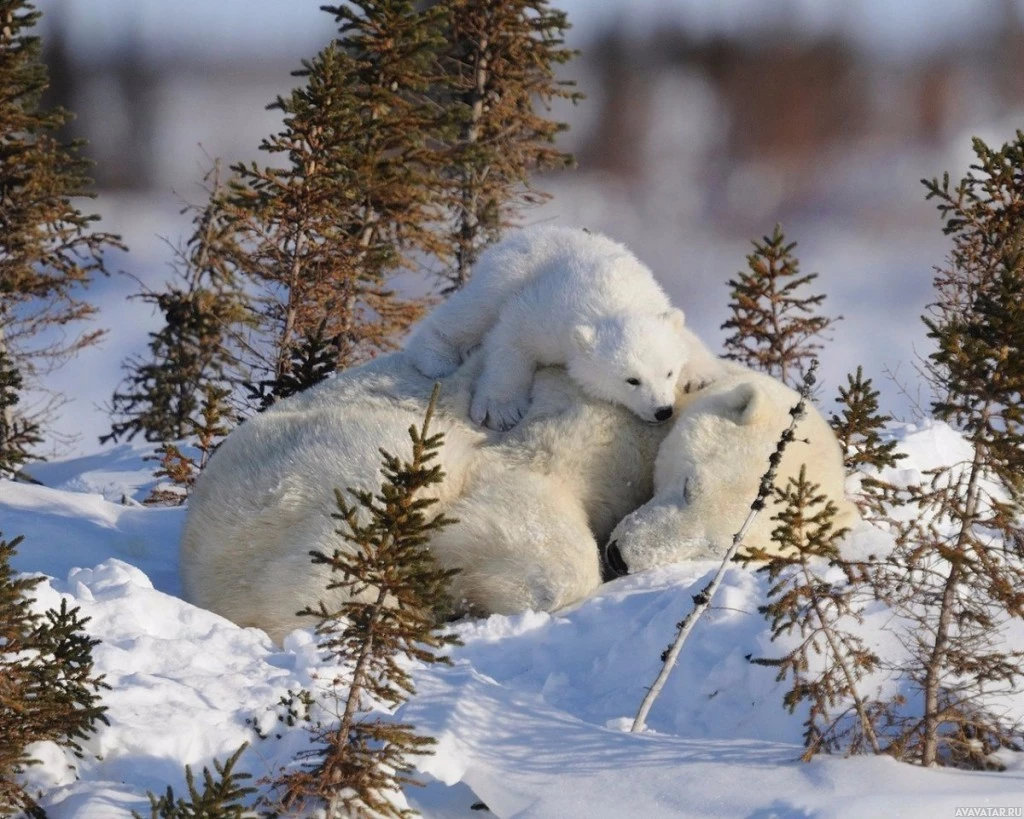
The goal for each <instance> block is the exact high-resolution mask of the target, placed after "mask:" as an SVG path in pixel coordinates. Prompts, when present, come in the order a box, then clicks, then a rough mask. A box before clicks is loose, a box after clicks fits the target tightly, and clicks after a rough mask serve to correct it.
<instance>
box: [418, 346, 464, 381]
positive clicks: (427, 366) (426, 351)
mask: <svg viewBox="0 0 1024 819" xmlns="http://www.w3.org/2000/svg"><path fill="white" fill-rule="evenodd" d="M406 354H407V355H408V356H409V359H410V360H411V361H412V365H413V366H414V367H415V368H416V369H417V370H419V371H420V372H421V373H423V375H425V376H426V377H427V378H444V377H446V376H449V375H451V374H452V373H453V372H455V371H456V370H457V369H459V365H460V364H462V359H461V357H460V356H459V351H458V350H456V349H455V348H454V347H447V348H441V347H427V346H426V345H423V346H417V347H416V348H415V349H413V348H410V349H408V350H406Z"/></svg>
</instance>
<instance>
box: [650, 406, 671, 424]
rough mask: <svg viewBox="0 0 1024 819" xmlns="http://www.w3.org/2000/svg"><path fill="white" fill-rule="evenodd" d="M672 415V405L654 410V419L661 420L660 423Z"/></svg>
mask: <svg viewBox="0 0 1024 819" xmlns="http://www.w3.org/2000/svg"><path fill="white" fill-rule="evenodd" d="M671 417H672V407H671V406H665V407H658V408H657V409H656V410H655V411H654V420H655V421H657V422H659V423H661V422H662V421H667V420H668V419H669V418H671Z"/></svg>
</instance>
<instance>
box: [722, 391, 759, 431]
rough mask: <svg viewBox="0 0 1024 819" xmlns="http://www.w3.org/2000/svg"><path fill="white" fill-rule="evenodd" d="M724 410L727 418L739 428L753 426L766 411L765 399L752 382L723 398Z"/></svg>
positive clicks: (726, 394)
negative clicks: (747, 425)
mask: <svg viewBox="0 0 1024 819" xmlns="http://www.w3.org/2000/svg"><path fill="white" fill-rule="evenodd" d="M721 401H722V408H723V409H724V411H725V412H724V414H725V416H726V417H727V418H729V419H731V420H732V421H733V422H734V423H735V424H736V425H737V426H744V425H746V424H752V423H754V422H755V421H757V420H758V418H760V417H761V415H762V414H763V413H764V411H765V403H766V402H765V399H764V396H763V395H762V394H761V391H760V390H758V389H757V387H756V386H755V385H753V384H751V383H750V382H746V383H744V384H740V385H739V386H738V387H736V388H735V389H733V390H731V391H730V392H727V393H725V395H723V396H722V398H721Z"/></svg>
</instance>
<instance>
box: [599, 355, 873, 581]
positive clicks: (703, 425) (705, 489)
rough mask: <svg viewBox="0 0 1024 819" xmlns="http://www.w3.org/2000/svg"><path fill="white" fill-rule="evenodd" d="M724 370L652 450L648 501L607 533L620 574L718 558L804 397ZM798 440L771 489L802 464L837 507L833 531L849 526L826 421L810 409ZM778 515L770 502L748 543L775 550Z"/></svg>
mask: <svg viewBox="0 0 1024 819" xmlns="http://www.w3.org/2000/svg"><path fill="white" fill-rule="evenodd" d="M725 367H726V372H725V373H723V375H722V376H721V377H720V378H718V379H717V380H716V381H715V382H714V383H712V384H710V385H708V386H707V387H706V388H705V389H703V390H701V391H700V392H699V393H696V394H695V395H693V396H692V400H691V401H690V402H689V404H688V405H687V407H686V409H684V410H683V411H682V412H681V413H680V415H679V418H678V419H677V420H676V422H675V424H673V426H672V429H671V430H670V431H669V433H668V434H667V435H666V437H665V440H664V441H663V442H662V444H661V447H660V448H659V449H658V456H657V459H656V461H655V464H654V497H653V498H652V499H651V500H650V501H648V502H647V503H646V504H644V505H643V506H642V507H641V508H639V509H637V510H636V511H635V512H633V513H632V514H630V515H628V516H627V517H626V518H625V519H623V520H622V521H621V522H620V523H619V524H618V526H616V527H615V530H614V531H613V532H612V535H611V538H610V540H609V542H608V544H607V546H606V547H605V560H606V561H607V563H608V566H609V567H610V568H611V569H612V570H613V571H615V572H616V573H617V574H626V573H628V572H638V571H642V570H644V569H649V568H651V567H652V566H657V565H659V564H662V563H674V562H678V561H682V560H700V559H707V558H717V557H721V556H722V555H723V554H725V552H726V551H727V550H728V548H729V546H730V544H731V543H732V538H733V535H734V534H735V533H736V532H737V531H738V530H739V528H740V526H741V525H742V523H743V520H744V519H745V518H746V516H747V513H748V512H749V510H750V504H751V501H753V500H754V498H755V497H756V496H757V491H758V487H759V484H760V482H761V476H762V475H763V474H764V472H765V470H766V469H767V468H768V458H769V456H770V455H771V453H772V450H774V449H775V446H776V444H777V442H778V440H779V436H780V435H781V434H782V431H783V430H784V429H785V428H786V427H787V426H789V424H790V421H791V420H792V416H791V415H790V409H791V408H792V407H794V406H795V405H796V403H797V401H799V399H800V396H799V395H797V393H796V392H795V391H793V390H791V389H790V388H789V387H787V386H786V385H785V384H783V383H782V382H781V381H778V380H777V379H775V378H772V377H771V376H767V375H764V374H763V373H758V372H754V371H753V370H750V369H747V368H746V367H742V366H740V365H737V364H728V365H725ZM795 433H796V438H795V439H794V440H793V441H792V442H791V443H790V444H789V446H787V447H786V450H785V452H784V453H783V456H782V460H781V461H780V463H779V467H778V472H777V473H776V477H775V485H776V486H779V487H781V486H785V485H786V484H787V482H788V481H789V480H790V479H791V478H795V477H796V476H797V475H798V474H799V473H800V469H801V467H802V466H805V465H806V467H807V477H808V479H809V480H811V481H813V482H814V483H816V484H818V485H819V489H820V492H821V494H822V495H824V496H825V497H826V498H828V499H829V500H831V501H832V502H833V503H834V504H835V506H836V517H835V520H834V526H835V528H836V529H841V528H845V527H848V526H850V525H852V524H853V522H854V521H855V520H856V519H857V510H856V507H855V506H854V505H853V504H852V503H850V502H849V501H848V500H847V499H846V497H845V495H844V491H843V490H844V483H845V477H846V475H845V470H844V468H843V455H842V451H841V450H840V447H839V442H838V441H837V440H836V437H835V435H834V433H833V432H832V429H831V428H830V427H829V425H828V422H827V421H825V419H824V418H823V417H822V416H821V414H820V413H819V412H818V411H817V409H815V407H814V406H813V405H812V404H808V406H807V414H806V416H805V417H804V418H803V419H801V421H800V422H799V423H798V424H797V427H796V430H795ZM780 511H781V505H780V504H779V503H778V501H777V500H776V499H775V498H774V497H772V498H770V499H769V501H768V503H767V504H766V506H765V508H764V509H763V510H762V511H761V513H760V514H759V515H758V517H757V519H756V520H755V522H754V524H753V525H752V526H751V528H750V529H749V530H748V531H747V535H746V537H745V539H744V543H745V544H746V545H756V546H760V547H762V548H764V549H766V550H768V551H769V552H770V551H772V550H773V548H774V544H773V543H772V540H771V533H772V530H773V529H774V528H775V527H776V526H777V525H778V522H777V521H775V520H773V516H774V515H776V514H778V512H780Z"/></svg>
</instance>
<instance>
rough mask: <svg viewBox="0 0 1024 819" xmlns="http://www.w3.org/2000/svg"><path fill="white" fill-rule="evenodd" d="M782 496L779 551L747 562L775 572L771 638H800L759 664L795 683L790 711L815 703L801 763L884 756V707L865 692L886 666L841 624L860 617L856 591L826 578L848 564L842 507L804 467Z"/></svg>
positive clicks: (754, 554) (756, 552)
mask: <svg viewBox="0 0 1024 819" xmlns="http://www.w3.org/2000/svg"><path fill="white" fill-rule="evenodd" d="M775 496H776V500H777V501H778V502H779V503H780V504H781V505H782V509H781V510H780V512H779V513H778V514H777V515H775V516H773V518H772V520H776V521H778V526H777V527H776V528H775V530H774V531H773V532H772V541H773V543H774V544H775V548H774V549H773V550H772V551H771V552H769V551H767V550H766V549H764V548H763V547H751V548H749V549H747V550H746V551H745V552H744V553H742V554H741V555H740V559H741V560H743V561H744V562H745V563H749V562H750V561H764V564H763V565H762V566H760V567H759V568H758V571H759V572H765V573H766V574H767V575H768V580H769V584H770V586H769V589H768V602H767V603H766V604H765V605H763V606H760V607H759V608H758V611H760V612H761V613H762V614H764V615H765V617H766V618H767V619H768V621H769V622H770V623H771V629H772V640H773V641H774V640H776V639H778V638H780V637H785V636H787V635H789V634H792V633H795V634H797V635H798V636H799V638H800V642H799V644H798V645H797V646H796V647H795V648H793V649H792V650H791V651H789V652H788V653H787V654H785V655H784V656H782V657H775V658H764V657H761V658H756V659H754V662H755V663H758V664H759V665H767V666H771V667H773V668H777V669H778V676H777V677H776V679H777V680H778V681H780V682H781V681H784V680H786V679H790V680H791V684H790V687H789V689H788V690H787V691H786V693H785V695H784V697H783V704H784V705H785V707H786V708H787V710H788V711H789V712H790V713H793V712H794V711H795V710H796V708H797V707H799V706H801V705H802V704H803V703H807V704H808V705H809V711H808V715H807V719H806V721H805V722H804V728H805V730H804V747H805V748H806V750H805V752H804V755H803V757H802V759H804V760H805V761H809V760H810V759H812V758H813V757H814V756H815V755H816V754H817V753H819V752H821V751H824V752H826V753H834V752H836V751H838V750H842V749H846V750H847V751H849V752H850V753H859V752H862V751H863V749H864V747H865V745H866V746H868V747H870V749H871V750H872V751H874V753H876V754H877V753H880V752H881V746H880V744H879V739H878V735H877V731H876V728H875V719H876V716H877V714H878V708H876V707H874V706H873V705H872V703H870V702H868V701H867V700H866V699H865V697H864V696H863V694H862V693H861V692H860V683H861V682H862V680H863V678H864V676H865V674H867V673H869V672H871V671H874V670H875V669H877V668H878V667H879V659H878V657H877V656H876V655H875V654H874V652H872V651H871V650H870V649H868V648H867V647H866V646H865V645H864V643H863V641H862V640H861V639H860V638H859V637H857V636H856V634H854V633H852V632H850V631H848V630H845V629H844V627H843V624H842V621H843V620H844V619H851V620H853V621H857V622H859V620H860V609H859V607H858V604H857V596H858V595H857V589H856V588H854V587H853V586H851V585H849V584H848V583H847V582H845V580H841V581H839V582H836V581H832V580H829V579H827V578H826V576H825V572H826V571H827V570H828V569H829V568H832V567H836V566H838V565H839V564H840V562H841V559H840V555H839V548H838V542H839V539H840V538H842V537H843V535H844V534H845V533H846V530H844V529H838V530H837V529H834V528H833V521H834V520H835V515H836V511H837V510H836V506H835V504H834V503H833V502H832V501H831V500H828V499H827V498H826V496H825V495H823V494H821V493H820V492H819V487H818V486H817V485H816V484H813V483H811V482H810V481H809V480H808V479H807V474H806V470H805V469H803V468H801V470H800V474H799V475H798V476H797V477H796V478H795V479H790V481H789V483H788V485H786V486H784V487H781V488H777V489H775ZM851 716H852V717H853V719H852V720H850V719H848V718H849V717H851Z"/></svg>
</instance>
